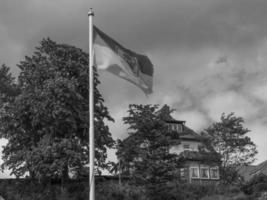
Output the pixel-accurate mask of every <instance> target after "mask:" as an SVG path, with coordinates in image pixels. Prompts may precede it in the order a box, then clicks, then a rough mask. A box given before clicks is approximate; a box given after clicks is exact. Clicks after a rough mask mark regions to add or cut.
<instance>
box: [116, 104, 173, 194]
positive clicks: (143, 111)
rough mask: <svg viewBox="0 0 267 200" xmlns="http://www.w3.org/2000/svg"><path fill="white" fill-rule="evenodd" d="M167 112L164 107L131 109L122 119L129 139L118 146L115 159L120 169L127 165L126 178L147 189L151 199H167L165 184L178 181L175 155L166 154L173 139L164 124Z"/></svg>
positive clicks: (148, 106) (171, 133)
mask: <svg viewBox="0 0 267 200" xmlns="http://www.w3.org/2000/svg"><path fill="white" fill-rule="evenodd" d="M170 112H171V110H170V109H169V107H167V106H164V107H163V108H162V109H158V106H157V105H130V106H129V110H128V116H127V117H124V119H123V120H124V123H125V124H127V125H129V130H130V132H129V135H130V137H129V138H128V139H127V140H128V141H126V142H125V141H124V142H123V143H122V142H119V149H118V153H117V155H118V158H119V159H120V161H121V165H122V166H125V165H127V164H128V165H130V166H127V167H128V170H134V173H130V174H128V175H130V176H131V178H132V180H133V181H134V183H135V185H137V186H144V187H145V188H146V192H147V193H148V195H149V196H150V199H162V198H163V197H164V198H167V196H166V195H168V193H167V191H168V190H169V189H168V185H167V184H168V183H169V182H172V181H173V180H175V179H177V171H176V169H177V167H178V162H177V155H176V154H171V153H169V152H168V150H167V149H168V147H169V145H170V144H171V142H172V141H173V140H172V139H173V138H172V136H173V135H174V134H173V132H172V131H168V129H167V125H166V123H165V120H166V116H167V115H169V114H170ZM124 163H125V164H124ZM128 172H129V171H128ZM126 173H127V171H126ZM166 190H167V191H166Z"/></svg>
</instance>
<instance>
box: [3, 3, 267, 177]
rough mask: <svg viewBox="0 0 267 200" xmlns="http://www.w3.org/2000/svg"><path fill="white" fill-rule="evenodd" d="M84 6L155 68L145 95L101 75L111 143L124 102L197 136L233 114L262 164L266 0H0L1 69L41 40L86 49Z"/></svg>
mask: <svg viewBox="0 0 267 200" xmlns="http://www.w3.org/2000/svg"><path fill="white" fill-rule="evenodd" d="M90 7H92V8H93V10H94V13H95V16H94V19H93V20H94V24H95V25H96V26H98V27H99V28H100V29H101V30H102V31H104V32H105V33H106V34H108V35H109V36H110V37H112V38H113V39H115V40H116V41H118V42H119V43H120V44H122V45H123V46H125V47H127V48H129V49H131V50H133V51H136V52H138V53H142V54H146V55H147V56H148V57H149V58H150V60H151V61H152V63H153V65H154V70H155V71H154V78H153V79H154V87H153V90H154V92H153V94H152V95H150V96H148V97H146V96H145V95H144V94H143V92H142V91H141V90H140V89H138V88H137V87H136V86H134V85H132V84H131V83H128V82H126V81H124V80H122V79H118V78H117V77H115V76H113V75H112V74H109V73H108V72H100V80H101V85H100V87H99V90H100V91H101V93H102V95H103V97H104V99H105V103H106V106H107V107H108V108H109V111H110V114H111V115H112V116H113V118H114V119H115V123H109V126H110V130H111V132H112V136H113V138H114V139H118V138H119V139H123V138H125V137H127V127H126V126H125V125H123V122H122V117H124V116H126V115H127V109H128V105H129V104H159V105H161V106H162V105H164V104H168V105H169V106H171V107H172V108H174V109H176V111H175V112H174V113H173V117H175V118H176V119H177V120H185V121H186V125H187V126H188V127H190V128H192V129H194V130H195V131H196V132H200V131H202V130H204V129H205V128H207V127H208V126H210V125H211V124H212V123H213V122H216V121H218V120H219V119H220V116H221V114H222V113H223V112H224V113H226V114H229V113H231V112H234V113H235V115H236V116H240V117H243V118H244V120H245V123H244V126H245V127H247V128H248V129H249V130H251V131H250V132H249V134H248V136H249V137H251V139H252V140H253V141H254V142H255V143H256V145H257V149H258V151H259V153H258V155H257V156H256V158H257V160H256V162H255V163H254V164H258V163H260V162H262V161H265V160H267V153H266V152H267V145H266V141H267V134H266V130H267V114H266V113H267V66H266V65H267V57H266V56H265V55H267V20H266V19H267V1H266V0H253V1H251V0H197V1H196V0H165V1H162V0H134V1H133V0H75V1H73V0H46V1H43V0H24V1H21V0H0V64H2V63H5V64H6V65H7V66H9V67H10V68H11V71H12V73H13V74H14V76H17V75H18V74H19V69H18V68H17V67H16V64H18V63H19V62H20V61H22V60H23V59H24V56H26V55H29V56H31V55H32V54H33V52H34V48H35V47H36V46H38V45H39V42H40V41H41V40H42V39H43V38H47V37H49V38H51V39H52V40H54V41H56V42H58V43H65V44H70V45H74V46H76V47H79V48H81V49H83V50H84V51H86V52H88V17H87V13H88V11H89V8H90ZM2 143H3V144H4V143H5V142H4V141H3V142H2ZM114 158H115V155H114V151H110V152H109V159H111V160H113V159H114ZM6 174H7V172H5V173H4V174H3V175H2V176H5V175H6Z"/></svg>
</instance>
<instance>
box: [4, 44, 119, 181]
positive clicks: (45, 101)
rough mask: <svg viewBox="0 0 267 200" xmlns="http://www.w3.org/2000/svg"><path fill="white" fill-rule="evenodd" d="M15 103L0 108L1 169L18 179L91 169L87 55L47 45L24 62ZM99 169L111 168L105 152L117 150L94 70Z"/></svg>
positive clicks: (68, 47)
mask: <svg viewBox="0 0 267 200" xmlns="http://www.w3.org/2000/svg"><path fill="white" fill-rule="evenodd" d="M18 67H19V68H20V69H21V72H20V74H19V77H18V82H17V84H16V87H17V88H19V92H18V93H17V95H16V96H15V97H14V98H13V100H10V101H7V103H5V104H3V103H1V105H0V106H1V108H0V110H1V117H0V126H1V137H2V138H6V139H7V140H8V144H7V145H6V146H5V147H4V150H3V160H4V163H3V165H2V167H3V168H5V167H8V168H9V169H11V174H14V175H16V176H18V177H20V176H23V175H25V173H27V172H29V174H30V176H31V177H35V178H45V177H46V178H64V179H65V178H68V171H69V169H74V170H76V171H79V169H80V168H82V167H83V166H84V164H86V163H88V151H89V148H88V144H89V143H88V140H89V139H88V128H89V127H88V54H86V53H85V52H83V51H82V50H81V49H78V48H76V47H73V46H69V45H65V44H57V43H55V42H53V41H51V40H50V39H45V40H43V41H42V42H41V43H40V46H39V47H37V48H36V52H34V55H33V56H32V57H25V60H24V61H22V62H21V63H20V64H19V65H18ZM94 83H95V90H94V97H95V119H94V120H95V136H96V138H95V145H96V165H97V167H98V168H107V163H106V158H107V148H111V147H113V145H114V140H113V139H112V137H111V133H110V132H109V129H108V126H106V125H105V123H104V120H105V119H106V120H111V121H113V119H112V118H111V116H110V115H109V112H108V109H107V107H105V105H104V99H103V98H102V96H101V94H100V92H99V91H98V89H97V85H98V84H99V83H100V82H99V80H98V75H97V73H96V70H95V77H94Z"/></svg>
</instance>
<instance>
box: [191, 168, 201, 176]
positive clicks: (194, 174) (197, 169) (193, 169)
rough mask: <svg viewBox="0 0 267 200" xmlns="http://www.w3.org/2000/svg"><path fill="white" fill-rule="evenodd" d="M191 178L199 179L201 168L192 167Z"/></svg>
mask: <svg viewBox="0 0 267 200" xmlns="http://www.w3.org/2000/svg"><path fill="white" fill-rule="evenodd" d="M190 170H191V178H199V168H198V167H191V168H190Z"/></svg>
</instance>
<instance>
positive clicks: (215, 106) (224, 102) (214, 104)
mask: <svg viewBox="0 0 267 200" xmlns="http://www.w3.org/2000/svg"><path fill="white" fill-rule="evenodd" d="M202 103H203V107H204V108H205V109H206V110H207V112H208V115H209V117H210V118H211V119H213V120H215V121H218V120H219V119H220V116H221V114H222V113H226V114H229V113H231V112H234V113H235V114H236V115H237V116H241V117H243V118H252V117H253V116H254V115H255V114H256V113H257V106H255V105H253V104H252V103H251V102H250V101H249V100H248V99H246V98H245V97H244V96H242V95H241V94H238V93H236V92H234V91H228V92H225V93H220V94H215V95H213V96H210V97H208V98H206V99H203V100H202Z"/></svg>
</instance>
